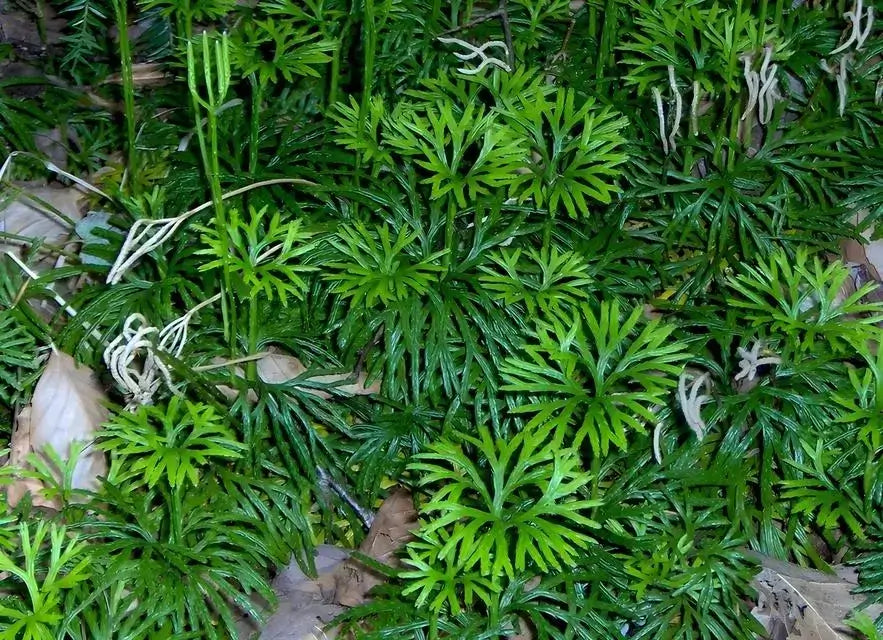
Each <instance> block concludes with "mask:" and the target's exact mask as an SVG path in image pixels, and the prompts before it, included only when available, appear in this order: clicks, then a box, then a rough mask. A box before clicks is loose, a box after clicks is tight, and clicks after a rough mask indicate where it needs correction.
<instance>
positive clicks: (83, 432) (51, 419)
mask: <svg viewBox="0 0 883 640" xmlns="http://www.w3.org/2000/svg"><path fill="white" fill-rule="evenodd" d="M106 401H107V396H106V395H105V393H104V390H103V389H102V388H101V387H100V386H98V384H97V382H96V381H95V379H94V377H93V374H92V370H91V369H89V368H88V367H80V366H77V364H76V362H75V361H74V359H73V358H72V357H71V356H69V355H67V354H66V353H63V352H61V351H58V350H57V349H53V350H52V353H51V355H50V356H49V361H48V362H47V364H46V368H45V369H44V370H43V373H42V375H41V376H40V380H39V381H38V382H37V385H36V387H35V388H34V396H33V398H32V400H31V404H30V406H29V407H26V408H25V409H22V411H20V412H19V415H18V417H17V421H16V422H17V428H16V435H14V436H13V441H14V444H13V453H12V456H11V457H10V463H13V460H15V463H13V464H16V466H22V464H23V463H24V459H25V458H26V457H27V455H28V453H30V452H35V453H39V452H41V451H42V450H43V449H45V448H46V447H47V446H51V447H52V448H53V449H54V450H55V451H56V452H57V453H58V455H59V456H60V457H61V458H62V459H64V460H67V459H68V457H69V456H70V450H71V445H72V444H73V443H74V442H81V443H89V444H90V446H87V447H86V449H85V450H84V451H83V453H82V455H81V456H80V458H79V460H78V461H77V463H76V466H75V467H74V473H73V478H72V486H73V487H74V488H75V489H87V490H96V489H97V488H98V487H99V481H98V477H99V476H103V475H105V474H106V473H107V462H106V460H105V458H104V454H103V453H102V452H101V451H99V450H97V449H95V448H94V447H92V446H91V443H92V441H93V440H94V439H95V434H96V433H97V431H98V430H99V428H100V427H101V425H102V423H104V422H106V421H107V417H108V414H109V412H108V410H107V408H106V406H105V402H106ZM33 482H34V481H31V480H29V479H26V478H19V479H18V480H16V482H14V483H13V484H12V485H10V487H9V489H8V494H7V495H8V501H9V503H10V504H11V505H15V504H17V503H18V501H19V500H20V499H21V497H22V496H23V495H24V494H25V493H26V492H28V491H31V492H32V493H34V498H35V503H36V500H37V499H38V496H37V495H36V493H35V492H33V488H34V487H33ZM41 500H42V499H41ZM45 506H57V505H45Z"/></svg>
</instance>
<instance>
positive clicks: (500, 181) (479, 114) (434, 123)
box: [384, 102, 528, 207]
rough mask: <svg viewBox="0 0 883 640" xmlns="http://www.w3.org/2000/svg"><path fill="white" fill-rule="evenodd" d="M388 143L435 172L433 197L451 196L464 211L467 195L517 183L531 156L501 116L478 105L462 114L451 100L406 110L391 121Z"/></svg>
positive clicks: (428, 180) (431, 179)
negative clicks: (520, 172) (519, 173)
mask: <svg viewBox="0 0 883 640" xmlns="http://www.w3.org/2000/svg"><path fill="white" fill-rule="evenodd" d="M384 141H385V143H386V144H387V145H389V146H390V147H391V148H392V149H394V150H395V151H396V152H398V153H399V154H401V155H403V156H405V157H411V156H413V157H414V162H415V163H416V164H417V166H419V167H421V168H422V169H423V170H424V171H426V172H427V173H428V174H429V177H427V178H424V180H423V182H425V183H426V184H429V185H431V186H432V192H431V194H430V197H431V198H433V199H436V198H441V197H442V196H444V195H446V194H448V193H450V194H451V195H452V196H453V198H454V201H455V202H456V204H457V205H458V206H460V207H465V206H467V197H468V200H469V201H474V200H475V199H476V198H477V197H478V196H480V195H482V194H488V193H490V192H491V189H495V188H499V187H507V186H509V185H512V184H514V183H515V182H516V181H517V179H518V175H517V173H516V170H517V169H519V168H522V167H523V166H524V159H525V157H526V156H527V153H528V151H527V148H526V145H525V144H524V142H523V139H522V138H520V137H519V136H518V135H516V134H515V133H514V132H513V131H512V130H511V129H510V128H509V127H507V126H506V125H505V124H503V123H501V122H500V121H499V118H498V116H497V115H496V114H494V113H493V112H486V111H485V110H484V109H483V108H480V107H476V106H475V105H474V104H472V103H470V104H468V105H467V106H466V107H465V108H464V109H463V110H462V112H459V113H458V112H456V110H455V108H454V107H453V106H452V105H451V104H450V103H447V102H439V103H436V104H427V105H426V106H425V107H424V108H422V109H418V108H415V107H405V108H403V109H402V110H401V111H399V112H398V113H396V114H395V117H394V118H390V122H389V133H388V134H387V136H386V137H385V139H384Z"/></svg>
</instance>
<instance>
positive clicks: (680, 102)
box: [650, 65, 684, 155]
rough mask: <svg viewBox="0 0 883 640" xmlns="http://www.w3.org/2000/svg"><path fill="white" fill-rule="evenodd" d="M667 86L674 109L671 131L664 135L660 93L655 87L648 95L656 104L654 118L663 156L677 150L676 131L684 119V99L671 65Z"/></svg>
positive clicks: (666, 129) (664, 123) (664, 126)
mask: <svg viewBox="0 0 883 640" xmlns="http://www.w3.org/2000/svg"><path fill="white" fill-rule="evenodd" d="M668 86H669V88H670V89H671V93H672V97H673V99H674V109H675V110H674V116H673V118H672V127H671V131H669V132H668V133H666V132H667V131H668V128H667V127H666V117H665V108H664V107H663V104H662V92H661V91H660V90H659V89H658V88H656V87H653V88H651V89H650V93H651V94H652V95H653V100H654V102H655V103H656V116H657V118H658V119H659V138H660V139H661V140H662V152H663V153H664V154H665V155H668V154H669V152H671V153H674V152H675V151H677V150H678V147H677V143H676V142H675V137H676V136H677V134H678V130H679V129H680V128H681V120H682V119H683V117H684V98H683V96H682V95H681V92H680V91H678V83H677V79H676V78H675V68H674V67H673V66H671V65H669V67H668Z"/></svg>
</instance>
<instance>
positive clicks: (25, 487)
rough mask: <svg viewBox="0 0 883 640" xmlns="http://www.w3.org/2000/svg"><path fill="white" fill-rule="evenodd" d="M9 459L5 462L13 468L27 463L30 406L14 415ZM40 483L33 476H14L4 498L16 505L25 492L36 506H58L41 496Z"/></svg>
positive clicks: (29, 450)
mask: <svg viewBox="0 0 883 640" xmlns="http://www.w3.org/2000/svg"><path fill="white" fill-rule="evenodd" d="M9 449H10V451H9V461H8V462H7V464H8V465H9V466H10V467H12V468H14V469H21V468H22V467H24V466H25V464H26V463H27V458H28V454H29V453H30V452H31V407H30V406H26V407H22V408H21V410H20V411H19V412H18V415H17V416H16V417H15V430H14V431H13V432H12V438H11V439H10V441H9ZM42 489H43V485H42V483H40V481H39V480H37V479H35V478H16V480H15V482H14V483H12V484H11V485H9V487H7V489H6V500H7V502H8V503H9V505H10V506H13V507H14V506H15V505H17V504H18V503H19V502H20V501H21V499H22V498H23V497H24V496H25V494H28V493H30V494H31V495H32V496H33V500H32V502H33V504H34V506H36V507H50V508H53V509H56V508H58V506H59V505H57V504H56V503H54V502H53V501H51V500H47V499H46V498H44V497H43V495H42V493H41V490H42Z"/></svg>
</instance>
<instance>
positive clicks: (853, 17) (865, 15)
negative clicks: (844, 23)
mask: <svg viewBox="0 0 883 640" xmlns="http://www.w3.org/2000/svg"><path fill="white" fill-rule="evenodd" d="M863 9H864V0H856V2H855V4H854V5H852V11H847V12H846V13H844V14H843V17H844V18H846V19H847V20H849V21H850V24H851V27H852V28H851V31H850V33H849V38H847V40H846V42H844V43H843V44H841V45H840V46H839V47H837V48H836V49H834V50H833V51H832V52H831V53H830V54H829V55H832V56H833V55H834V54H836V53H840V52H841V51H846V50H847V49H848V48H849V47H850V46H852V44H853V43H854V44H855V50H856V51H861V48H862V47H863V46H864V44H865V40H867V39H868V36H870V35H871V29H872V28H873V27H874V7H868V10H867V11H863ZM862 23H864V26H862Z"/></svg>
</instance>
